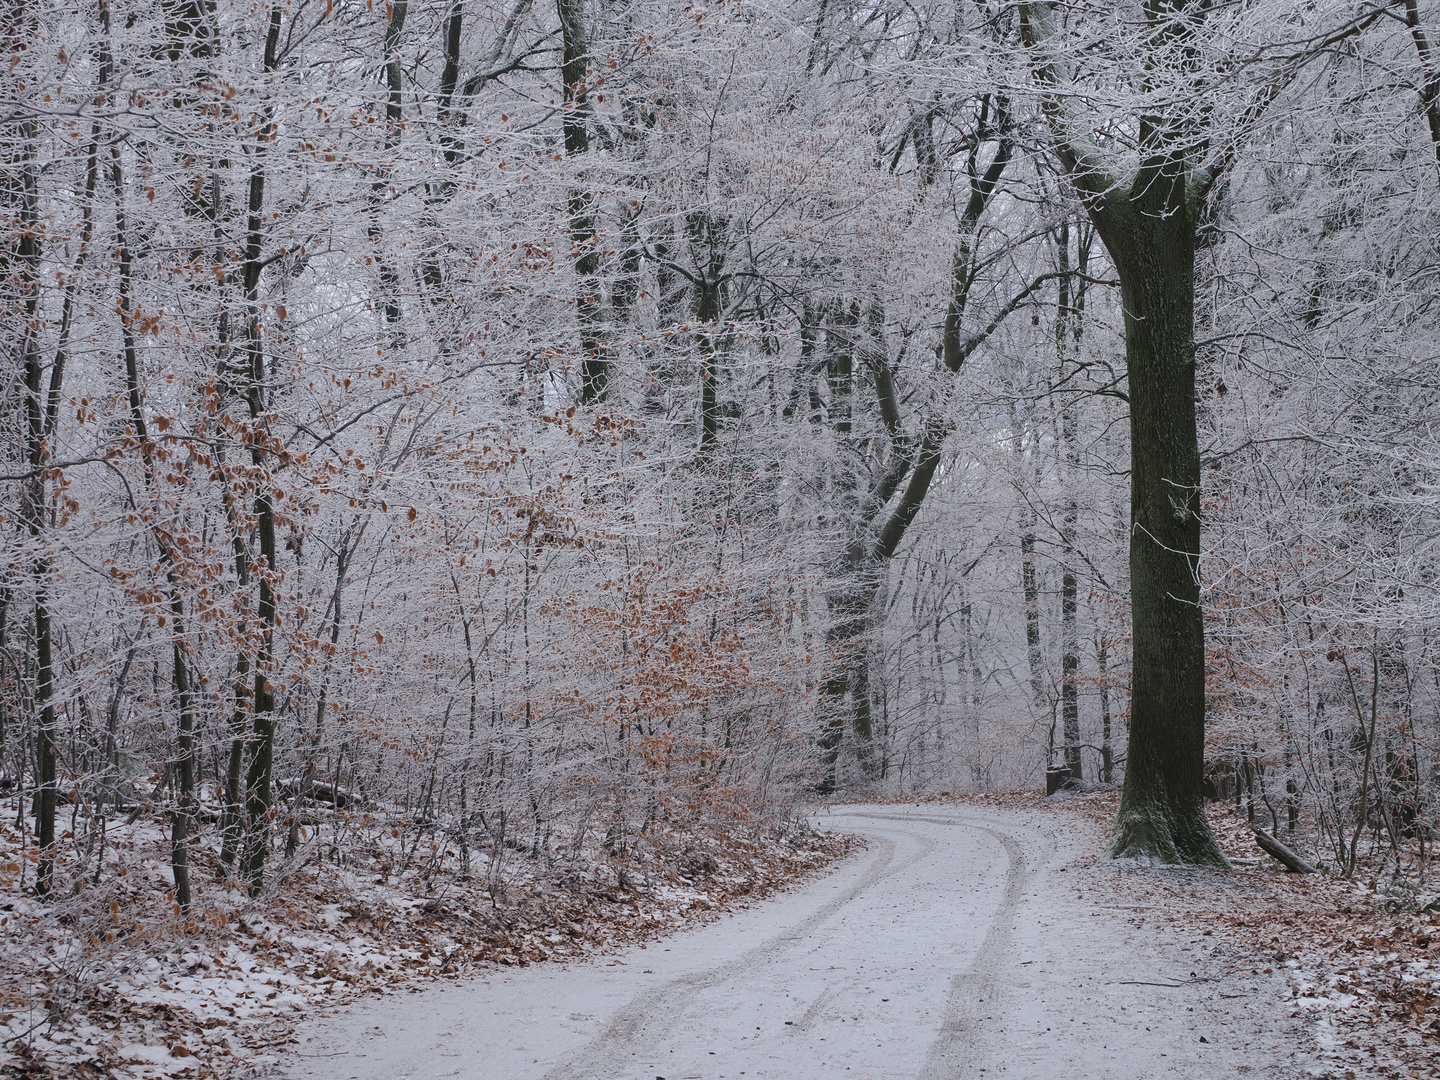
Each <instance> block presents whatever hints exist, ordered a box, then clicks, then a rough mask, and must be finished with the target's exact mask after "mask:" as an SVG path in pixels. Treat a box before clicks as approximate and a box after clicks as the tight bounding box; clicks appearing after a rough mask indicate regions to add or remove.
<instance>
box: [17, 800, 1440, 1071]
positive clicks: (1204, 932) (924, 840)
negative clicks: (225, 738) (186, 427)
mask: <svg viewBox="0 0 1440 1080" xmlns="http://www.w3.org/2000/svg"><path fill="white" fill-rule="evenodd" d="M1114 809H1115V797H1114V795H1113V794H1109V793H1101V794H1093V795H1072V796H1068V797H1060V798H1052V799H1045V798H1043V797H1041V796H1039V795H1037V794H1031V793H1018V794H1007V795H996V796H973V797H964V798H950V797H944V798H936V799H930V800H926V801H924V802H923V803H920V804H916V803H914V802H910V803H903V804H902V803H890V804H869V805H864V806H848V807H846V806H835V807H830V808H825V809H822V810H821V811H820V812H819V813H818V815H817V824H819V825H820V826H821V827H822V828H823V829H826V830H834V832H833V833H831V834H830V835H828V836H827V835H826V834H825V833H823V832H821V833H815V832H811V831H809V830H806V829H799V830H794V831H792V832H791V833H790V834H789V835H788V836H784V837H769V838H762V839H751V840H748V841H744V842H739V841H735V840H733V839H730V838H724V837H719V836H710V837H707V838H705V839H704V840H700V841H697V840H696V839H695V838H693V837H692V838H682V837H676V838H675V840H674V845H673V849H672V850H669V851H668V852H665V853H664V857H663V858H656V859H654V860H652V861H651V863H650V864H649V865H648V867H647V866H642V867H640V868H639V869H638V870H637V869H636V868H634V867H632V868H631V870H630V872H629V873H627V872H626V871H625V870H623V869H621V870H619V871H618V873H617V871H616V869H615V868H614V867H607V866H604V865H600V864H587V865H585V866H581V867H577V868H574V870H573V875H572V878H571V880H570V882H569V884H568V886H563V885H562V886H557V884H556V879H554V878H553V877H549V878H547V877H546V876H544V875H538V874H537V875H530V876H529V877H526V876H525V875H523V874H519V875H515V876H514V877H512V878H511V879H510V885H509V887H508V888H507V889H506V890H504V892H503V894H502V895H499V896H492V895H490V894H489V893H488V892H487V891H486V890H485V889H484V888H483V886H482V884H481V883H478V882H477V883H472V885H470V886H468V887H467V888H468V889H469V891H462V890H461V888H459V887H457V886H455V885H454V884H450V883H447V884H445V885H440V884H439V883H437V882H435V881H432V882H431V883H430V885H431V887H430V888H428V889H427V888H426V885H425V883H424V882H423V881H422V880H421V878H420V877H419V876H418V875H410V876H407V875H406V873H405V872H403V871H402V872H401V873H399V874H396V873H385V874H377V873H376V870H375V868H374V867H368V868H366V869H365V871H364V873H361V872H360V868H358V867H351V868H349V869H348V870H343V871H342V870H340V869H338V868H335V867H329V866H315V865H313V864H312V865H309V866H301V867H292V868H290V871H289V876H288V877H286V879H285V883H284V887H283V888H281V889H280V890H279V891H278V893H277V894H276V895H275V896H274V897H273V898H272V899H270V900H268V901H265V902H254V901H248V900H245V899H243V898H242V897H240V896H239V894H238V893H236V892H234V891H233V890H220V889H219V887H218V886H208V887H207V889H206V893H205V896H206V903H207V905H208V906H206V907H205V908H204V909H203V911H197V912H192V917H191V919H190V920H189V921H188V925H186V924H183V923H181V922H180V921H179V920H177V919H175V918H174V917H173V913H171V914H169V915H168V917H167V912H166V911H165V910H159V909H161V908H168V902H167V901H166V900H165V896H164V887H165V880H164V877H165V874H164V869H163V865H164V859H163V856H164V844H163V837H162V836H161V835H160V834H159V829H158V828H153V829H143V828H142V829H135V830H133V832H134V835H133V836H132V837H130V838H129V839H127V838H126V837H125V836H124V835H123V834H122V835H120V836H118V837H117V836H116V832H117V831H118V830H112V837H111V839H112V847H111V852H110V855H109V857H110V858H112V859H120V860H122V861H124V864H125V866H126V869H127V873H126V874H125V875H124V877H123V878H119V880H120V881H122V882H123V884H124V889H119V888H116V889H111V890H110V891H109V892H107V893H106V894H105V895H104V896H100V897H87V896H85V894H84V892H83V890H82V896H81V897H80V898H78V899H76V900H72V901H69V902H67V903H66V904H52V905H47V906H41V905H39V904H37V903H36V902H35V901H34V899H33V898H32V897H30V896H29V895H28V889H27V888H26V887H25V885H24V883H23V882H22V880H21V877H20V875H19V874H17V873H15V869H14V868H17V864H19V862H20V860H19V858H18V854H19V844H18V841H19V834H18V833H13V830H11V832H10V833H9V834H7V832H6V831H4V830H5V829H6V828H7V827H5V826H0V939H3V946H0V964H3V966H0V977H3V988H4V989H3V991H0V992H3V994H4V1000H3V1003H0V1025H3V1026H4V1027H3V1029H0V1038H6V1039H8V1040H9V1042H8V1043H7V1044H6V1053H5V1055H4V1056H0V1075H3V1076H11V1077H25V1076H37V1077H38V1076H51V1075H55V1076H77V1077H101V1076H104V1077H126V1078H135V1080H140V1078H158V1077H197V1078H198V1077H209V1076H224V1077H240V1076H255V1077H265V1078H267V1080H268V1078H272V1077H277V1076H294V1077H300V1076H304V1077H306V1078H307V1080H309V1078H314V1080H321V1078H323V1077H325V1076H331V1075H333V1076H334V1077H335V1078H336V1080H350V1078H351V1077H357V1078H371V1077H373V1078H375V1080H382V1078H383V1080H398V1078H399V1077H402V1076H406V1075H408V1074H409V1073H410V1072H411V1071H413V1070H419V1071H422V1072H424V1071H426V1070H427V1069H431V1070H433V1066H434V1065H435V1062H436V1061H437V1060H442V1063H443V1059H453V1060H452V1062H451V1063H452V1064H453V1065H454V1066H455V1067H454V1068H453V1069H441V1070H439V1073H438V1075H455V1076H462V1077H463V1076H473V1077H476V1078H477V1080H479V1078H484V1080H491V1078H493V1080H501V1078H502V1077H503V1078H504V1080H525V1078H526V1077H536V1078H539V1077H545V1078H548V1080H591V1078H592V1077H602V1078H603V1080H622V1078H628V1077H630V1076H631V1075H632V1073H633V1076H634V1077H636V1078H640V1077H643V1078H644V1080H649V1078H650V1077H652V1076H666V1077H669V1078H670V1080H676V1078H677V1077H691V1076H694V1077H702V1078H705V1080H711V1078H712V1077H719V1076H727V1075H728V1076H729V1077H735V1076H738V1075H743V1074H745V1073H749V1076H750V1077H764V1076H772V1077H777V1078H778V1077H784V1078H785V1080H804V1078H806V1077H808V1076H811V1075H812V1074H813V1075H814V1076H816V1077H821V1076H824V1077H827V1078H828V1077H834V1076H839V1075H841V1074H842V1073H843V1074H846V1075H850V1076H856V1077H866V1078H875V1080H878V1078H881V1077H892V1076H893V1077H911V1076H921V1077H925V1078H927V1080H930V1078H936V1080H938V1078H939V1077H942V1076H949V1075H952V1074H954V1075H959V1073H958V1072H956V1071H955V1067H958V1066H960V1065H961V1063H962V1062H963V1064H964V1072H965V1074H966V1075H976V1076H979V1075H982V1074H985V1073H987V1071H988V1072H990V1073H994V1074H997V1075H999V1074H1004V1075H1007V1076H1011V1077H1024V1078H1032V1077H1033V1078H1035V1080H1045V1078H1048V1077H1049V1076H1051V1075H1052V1074H1054V1073H1062V1072H1063V1073H1066V1074H1067V1075H1071V1076H1095V1077H1101V1076H1108V1075H1113V1074H1114V1073H1113V1067H1115V1066H1119V1065H1121V1064H1123V1065H1124V1067H1125V1069H1126V1071H1127V1072H1128V1073H1129V1074H1130V1075H1137V1076H1139V1075H1145V1076H1150V1075H1162V1074H1166V1073H1174V1074H1177V1075H1182V1076H1194V1077H1208V1076H1212V1075H1214V1076H1217V1077H1218V1076H1220V1075H1222V1074H1224V1075H1226V1076H1230V1075H1233V1074H1234V1073H1245V1072H1250V1071H1254V1072H1255V1073H1256V1074H1258V1075H1265V1076H1276V1077H1280V1076H1295V1077H1301V1076H1314V1077H1327V1078H1334V1080H1341V1078H1346V1080H1349V1078H1356V1077H1387V1078H1389V1077H1394V1078H1402V1077H1425V1078H1430V1077H1440V1019H1437V1015H1440V1009H1437V1007H1440V926H1437V925H1436V924H1437V923H1440V911H1437V910H1436V909H1437V908H1440V905H1436V904H1435V903H1434V902H1433V897H1431V896H1429V895H1428V894H1426V893H1417V892H1413V891H1411V892H1406V893H1400V892H1395V891H1393V890H1392V891H1391V892H1387V891H1386V889H1385V888H1384V886H1383V885H1381V884H1376V883H1372V882H1369V881H1365V882H1347V881H1344V880H1341V879H1338V878H1333V877H1326V876H1321V875H1307V876H1296V875H1290V874H1286V873H1285V872H1284V871H1283V870H1281V869H1280V868H1279V867H1278V866H1277V865H1276V864H1275V863H1274V862H1273V861H1272V860H1270V859H1269V858H1268V857H1266V856H1262V854H1261V852H1260V851H1259V850H1258V849H1257V848H1255V847H1254V844H1253V841H1252V840H1251V838H1250V833H1249V830H1248V828H1247V827H1246V825H1245V823H1244V821H1243V819H1240V818H1238V817H1235V816H1234V815H1232V814H1230V813H1228V812H1227V811H1225V810H1223V809H1221V808H1212V818H1213V821H1214V824H1215V827H1216V831H1217V834H1218V835H1219V836H1220V838H1221V842H1222V845H1223V846H1224V847H1225V849H1226V852H1227V855H1229V856H1230V857H1231V859H1232V861H1233V862H1234V863H1235V866H1234V869H1233V870H1232V871H1230V872H1218V871H1210V870H1196V869H1168V868H1167V869H1148V868H1143V867H1139V866H1136V865H1133V864H1126V863H1123V862H1115V861H1112V860H1107V859H1103V858H1102V857H1101V848H1102V847H1103V844H1104V840H1105V837H1106V834H1107V832H1108V826H1109V822H1110V820H1111V819H1112V817H1113V814H1114ZM0 810H3V807H0ZM9 820H10V821H11V822H13V820H14V816H13V809H12V813H11V814H10V815H9ZM151 833H153V834H154V835H150V834H151ZM855 834H862V835H863V836H865V838H866V840H867V841H868V846H866V847H864V848H863V850H862V847H861V845H859V844H857V842H856V840H855V839H854V836H855ZM7 849H8V850H7ZM846 855H849V856H850V857H849V858H845V857H844V856H846ZM837 859H839V860H840V862H839V863H838V868H837V869H835V870H834V872H832V873H830V874H827V875H825V876H821V877H817V876H816V872H817V871H819V870H821V869H823V868H825V867H827V866H830V865H832V864H835V862H836V860H837ZM7 866H8V867H10V868H11V869H6V867H7ZM511 869H512V872H513V869H514V868H513V866H512V868H511ZM107 871H108V872H107V875H106V879H107V880H108V879H111V878H116V877H117V874H116V873H115V872H114V871H115V868H114V867H113V866H111V867H107ZM32 872H33V871H32ZM786 886H794V887H790V888H786ZM127 890H128V891H127ZM497 891H498V890H497ZM112 893H113V896H112V895H111V894H112ZM766 896H769V897H771V898H770V899H768V900H766V901H765V902H764V903H758V902H756V901H758V900H759V899H760V898H761V897H766ZM157 898H158V899H157ZM81 901H83V903H82V902H81ZM111 904H114V907H113V908H112V907H111ZM1427 907H1428V908H1429V909H1430V910H1426V908H1427ZM97 911H98V912H100V914H101V916H102V918H101V922H103V923H104V924H105V925H108V926H112V927H115V928H118V929H119V930H120V931H121V932H120V933H118V934H117V935H116V938H115V940H114V941H112V942H108V943H107V942H105V941H104V939H103V937H102V934H104V933H106V931H105V929H104V926H101V925H99V924H98V923H96V921H95V918H96V916H95V913H96V912H97ZM727 913H728V914H727ZM722 915H723V916H724V917H722ZM87 920H88V921H87ZM67 922H68V925H67ZM698 924H705V925H702V926H701V927H700V928H699V929H695V927H696V926H697V925H698ZM681 930H684V932H677V931H681ZM97 931H99V932H98V933H97ZM109 932H114V931H113V930H112V931H109ZM587 958H588V962H581V961H586V960H587ZM600 958H604V959H600ZM542 960H550V961H553V963H543V964H542V963H536V961H542ZM472 976H473V977H472ZM885 989H889V990H890V993H889V994H886V993H885V992H884V991H885ZM397 994H398V995H399V996H396V995H397ZM877 999H878V1000H877ZM766 1002H769V1005H768V1006H767V1005H766ZM892 1002H893V1004H892ZM751 1028H754V1029H755V1031H756V1034H750V1033H749V1032H750V1029H751ZM1072 1033H1073V1034H1072ZM1097 1043H1098V1044H1099V1045H1096V1044H1097ZM482 1054H483V1056H478V1055H482ZM467 1057H468V1060H467ZM642 1059H643V1060H642ZM832 1059H833V1060H832ZM836 1062H841V1063H843V1064H844V1066H845V1067H844V1068H843V1069H840V1068H838V1067H836ZM747 1065H748V1067H747ZM652 1066H653V1068H652ZM637 1070H638V1071H637ZM657 1070H658V1071H657ZM429 1074H430V1075H437V1074H436V1073H434V1072H433V1071H432V1072H430V1073H429ZM747 1080H749V1078H748V1077H747Z"/></svg>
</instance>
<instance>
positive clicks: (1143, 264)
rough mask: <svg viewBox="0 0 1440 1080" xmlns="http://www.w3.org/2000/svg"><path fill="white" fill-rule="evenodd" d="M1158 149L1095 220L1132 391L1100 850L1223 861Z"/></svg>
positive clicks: (1169, 161)
mask: <svg viewBox="0 0 1440 1080" xmlns="http://www.w3.org/2000/svg"><path fill="white" fill-rule="evenodd" d="M1185 187H1186V177H1185V171H1184V163H1183V161H1181V160H1179V159H1178V158H1176V157H1173V156H1169V155H1166V156H1164V157H1162V158H1161V159H1160V160H1158V161H1156V162H1154V163H1153V164H1152V165H1151V167H1149V168H1147V169H1145V170H1142V173H1141V175H1140V176H1139V177H1137V178H1136V180H1135V182H1134V184H1133V186H1132V187H1131V189H1130V190H1129V191H1122V192H1116V193H1114V194H1112V195H1111V196H1110V197H1108V198H1107V199H1106V200H1105V201H1104V203H1102V204H1099V205H1098V206H1097V207H1096V210H1095V211H1094V212H1093V213H1094V221H1095V226H1096V230H1097V231H1098V232H1099V234H1100V238H1101V240H1102V241H1103V242H1104V243H1105V246H1106V248H1107V249H1108V250H1109V252H1110V256H1111V259H1112V261H1113V262H1114V264H1115V268H1116V270H1117V272H1118V274H1119V277H1120V293H1121V302H1122V304H1123V306H1124V311H1125V363H1126V370H1127V373H1128V381H1129V397H1130V469H1131V473H1130V520H1131V530H1130V600H1131V620H1132V625H1133V628H1134V646H1133V648H1134V662H1133V663H1134V667H1133V674H1132V679H1133V689H1132V692H1131V705H1130V746H1129V750H1128V752H1127V755H1126V764H1125V785H1124V789H1123V792H1122V794H1121V797H1120V811H1119V814H1118V816H1117V818H1116V822H1115V835H1114V838H1113V839H1112V840H1111V844H1110V852H1111V854H1112V855H1116V856H1131V857H1136V858H1143V859H1147V860H1159V861H1161V862H1168V863H1174V862H1185V863H1209V864H1213V865H1221V866H1223V865H1224V864H1225V859H1224V856H1223V855H1221V853H1220V849H1219V847H1218V845H1217V844H1216V842H1215V837H1214V835H1213V834H1212V833H1211V831H1210V825H1209V822H1208V821H1207V820H1206V818H1205V811H1204V806H1203V803H1202V799H1201V792H1200V784H1201V778H1202V774H1203V772H1204V765H1205V626H1204V620H1203V616H1202V613H1201V610H1200V569H1199V552H1200V451H1199V441H1198V438H1197V434H1196V420H1195V335H1194V323H1195V225H1194V220H1193V216H1192V212H1191V207H1190V206H1188V205H1187V199H1186V190H1185Z"/></svg>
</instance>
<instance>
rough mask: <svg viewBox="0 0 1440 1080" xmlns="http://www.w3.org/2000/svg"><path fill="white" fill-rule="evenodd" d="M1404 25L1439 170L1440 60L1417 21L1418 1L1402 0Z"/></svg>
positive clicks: (1423, 27)
mask: <svg viewBox="0 0 1440 1080" xmlns="http://www.w3.org/2000/svg"><path fill="white" fill-rule="evenodd" d="M1405 22H1406V23H1407V24H1408V25H1409V27H1410V37H1411V39H1412V40H1413V41H1414V42H1415V52H1416V55H1418V56H1419V58H1420V79H1421V83H1420V86H1419V88H1418V89H1419V92H1420V108H1421V109H1423V110H1424V112H1425V123H1426V124H1427V125H1428V126H1429V128H1430V145H1431V148H1432V149H1433V150H1434V152H1435V165H1436V167H1437V168H1440V60H1437V58H1436V56H1435V53H1434V49H1433V46H1432V45H1431V44H1430V36H1429V35H1428V34H1427V33H1426V31H1425V26H1424V24H1423V23H1422V22H1421V21H1420V6H1419V4H1418V3H1417V0H1405Z"/></svg>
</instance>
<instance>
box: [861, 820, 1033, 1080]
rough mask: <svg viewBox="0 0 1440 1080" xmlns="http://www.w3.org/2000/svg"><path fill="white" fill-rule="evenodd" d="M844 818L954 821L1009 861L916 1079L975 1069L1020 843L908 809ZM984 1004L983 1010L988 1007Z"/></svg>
mask: <svg viewBox="0 0 1440 1080" xmlns="http://www.w3.org/2000/svg"><path fill="white" fill-rule="evenodd" d="M846 816H848V817H864V818H873V819H875V820H878V821H926V822H930V823H931V824H935V825H958V826H961V827H962V828H971V829H978V830H980V831H981V832H986V833H989V834H990V835H991V836H993V837H994V838H995V839H996V840H998V841H999V842H1000V843H1001V845H1002V846H1003V847H1004V848H1005V854H1006V855H1007V856H1008V858H1009V866H1008V867H1007V868H1006V870H1005V892H1004V895H1003V896H1002V897H1001V899H1000V904H999V906H997V907H996V909H995V913H994V914H993V915H992V916H991V918H990V926H989V929H988V930H987V931H986V933H985V940H984V941H983V942H982V943H981V945H980V951H979V952H978V953H977V954H976V956H975V960H974V962H973V963H972V964H971V965H970V967H969V968H968V969H967V970H965V971H963V972H961V973H960V974H958V975H956V976H954V977H953V978H952V979H951V980H950V993H949V995H948V997H947V999H946V1003H945V1017H944V1019H943V1020H942V1021H941V1022H940V1031H939V1034H937V1035H936V1037H935V1041H934V1042H933V1043H931V1044H930V1052H929V1054H928V1055H926V1059H925V1067H924V1068H923V1069H922V1070H921V1072H920V1078H919V1080H950V1078H953V1077H956V1076H959V1075H960V1074H961V1071H962V1070H963V1069H967V1068H968V1069H974V1068H975V1067H976V1066H977V1064H978V1059H979V1058H980V1057H981V1054H982V1050H981V1047H980V1037H981V1035H982V1033H983V1030H984V1029H983V1024H984V1022H985V1021H986V1020H988V1019H990V1018H991V1017H993V1016H994V1015H995V1009H996V1007H997V1005H998V1000H997V999H998V998H999V996H1000V992H1001V988H1000V983H999V979H998V977H997V974H996V969H997V967H998V966H999V962H1000V960H1001V959H1002V958H1003V957H1004V955H1005V954H1006V953H1007V952H1008V951H1009V949H1010V937H1011V934H1012V933H1013V930H1014V916H1015V909H1016V908H1017V907H1019V905H1020V900H1021V898H1022V897H1023V896H1024V893H1025V883H1026V879H1027V877H1028V873H1029V867H1028V865H1027V863H1026V860H1025V854H1024V852H1022V851H1021V850H1020V844H1019V843H1018V842H1017V841H1016V840H1015V838H1014V837H1013V836H1011V835H1010V834H1009V833H1006V832H1002V831H1000V830H999V829H996V828H994V827H993V826H991V825H988V824H985V823H984V822H981V821H976V820H974V819H973V818H970V819H967V818H960V819H955V818H938V817H918V816H916V815H913V814H907V815H905V816H904V817H891V816H890V815H888V814H875V813H863V814H848V815H846ZM987 1006H988V1010H989V1011H988V1012H987V1011H986V1010H987Z"/></svg>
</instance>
